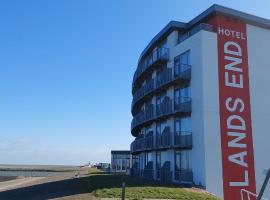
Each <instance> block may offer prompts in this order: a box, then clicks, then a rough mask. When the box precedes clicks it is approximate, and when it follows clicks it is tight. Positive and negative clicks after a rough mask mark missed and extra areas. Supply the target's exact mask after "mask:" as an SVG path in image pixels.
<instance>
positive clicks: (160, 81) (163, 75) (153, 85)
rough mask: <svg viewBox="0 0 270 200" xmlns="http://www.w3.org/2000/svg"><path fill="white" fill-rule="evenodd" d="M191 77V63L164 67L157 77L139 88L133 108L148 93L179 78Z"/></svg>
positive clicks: (133, 101)
mask: <svg viewBox="0 0 270 200" xmlns="http://www.w3.org/2000/svg"><path fill="white" fill-rule="evenodd" d="M190 79H191V66H190V65H183V64H181V65H179V66H175V67H174V70H172V68H165V69H163V70H162V71H161V72H160V73H159V74H158V75H157V77H156V78H155V79H150V80H149V81H147V83H146V84H145V85H144V86H142V87H141V88H140V89H139V90H137V91H136V92H135V94H134V96H133V100H132V108H133V107H134V106H135V104H136V103H137V102H139V101H140V100H141V99H143V98H144V97H145V96H146V95H148V94H150V93H152V92H154V91H155V90H159V89H161V88H164V86H166V85H168V83H170V82H172V81H179V80H190Z"/></svg>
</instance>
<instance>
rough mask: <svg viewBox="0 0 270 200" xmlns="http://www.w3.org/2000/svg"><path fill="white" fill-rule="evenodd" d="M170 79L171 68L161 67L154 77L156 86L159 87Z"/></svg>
mask: <svg viewBox="0 0 270 200" xmlns="http://www.w3.org/2000/svg"><path fill="white" fill-rule="evenodd" d="M171 81H172V69H171V68H165V69H163V70H162V71H161V72H160V73H159V74H158V75H157V77H156V88H159V87H161V86H163V85H165V84H167V83H169V82H171Z"/></svg>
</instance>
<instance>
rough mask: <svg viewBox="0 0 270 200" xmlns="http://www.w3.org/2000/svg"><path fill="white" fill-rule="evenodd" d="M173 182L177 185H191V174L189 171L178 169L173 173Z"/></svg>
mask: <svg viewBox="0 0 270 200" xmlns="http://www.w3.org/2000/svg"><path fill="white" fill-rule="evenodd" d="M174 177H175V180H176V181H178V182H179V183H187V182H188V183H192V182H193V172H192V170H191V169H179V170H175V172H174Z"/></svg>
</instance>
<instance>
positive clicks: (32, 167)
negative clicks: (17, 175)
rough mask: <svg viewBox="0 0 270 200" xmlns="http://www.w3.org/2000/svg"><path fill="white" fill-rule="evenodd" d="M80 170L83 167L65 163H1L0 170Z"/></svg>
mask: <svg viewBox="0 0 270 200" xmlns="http://www.w3.org/2000/svg"><path fill="white" fill-rule="evenodd" d="M78 170H81V167H79V166H65V165H0V171H27V172H29V171H36V172H72V171H78Z"/></svg>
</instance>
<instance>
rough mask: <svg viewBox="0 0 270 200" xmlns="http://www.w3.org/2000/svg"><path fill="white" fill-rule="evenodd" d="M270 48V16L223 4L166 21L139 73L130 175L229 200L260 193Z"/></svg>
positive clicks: (269, 113) (267, 162)
mask: <svg viewBox="0 0 270 200" xmlns="http://www.w3.org/2000/svg"><path fill="white" fill-rule="evenodd" d="M269 50H270V21H269V20H266V19H263V18H260V17H256V16H253V15H250V14H246V13H243V12H240V11H236V10H233V9H230V8H226V7H223V6H219V5H213V6H211V7H210V8H209V9H207V10H206V11H204V12H203V13H201V14H200V15H198V16H197V17H195V18H194V19H192V20H191V21H189V22H188V23H183V22H178V21H171V22H170V23H169V24H168V25H167V26H165V27H164V28H163V29H162V30H161V31H160V32H159V33H158V34H157V35H156V36H155V37H154V38H153V39H152V40H151V41H150V43H149V44H148V45H147V46H146V48H145V49H144V50H143V52H142V54H141V56H140V58H139V61H138V66H137V69H136V71H135V74H134V77H133V83H132V94H133V101H132V108H131V110H132V115H133V120H132V124H131V133H132V135H133V136H134V137H135V140H134V141H133V142H132V144H131V153H132V170H131V174H132V175H133V176H136V177H140V178H145V179H151V180H157V181H161V182H162V183H176V184H177V183H178V184H194V185H200V186H203V187H205V188H206V189H207V190H208V191H209V192H212V193H214V194H216V195H217V196H219V197H221V198H223V199H226V200H240V199H247V197H248V196H251V193H254V194H255V193H258V192H259V190H260V188H261V186H262V183H263V180H264V178H265V170H267V169H268V168H269V167H270V159H268V158H267V157H268V156H267V152H270V145H269V139H270V132H269V123H270V107H269V102H270V89H269V87H268V86H267V84H268V83H269V74H270V56H269V52H270V51H269ZM265 195H266V197H268V198H269V197H270V196H269V195H270V190H267V191H266V193H265ZM250 198H251V199H252V197H250Z"/></svg>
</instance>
